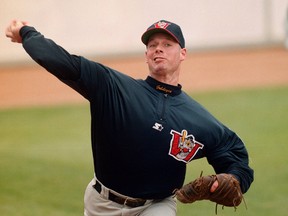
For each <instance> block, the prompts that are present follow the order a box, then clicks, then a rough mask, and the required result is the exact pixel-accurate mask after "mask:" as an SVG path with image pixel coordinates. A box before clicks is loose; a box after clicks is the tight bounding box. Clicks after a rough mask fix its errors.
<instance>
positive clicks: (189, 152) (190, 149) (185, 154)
mask: <svg viewBox="0 0 288 216" xmlns="http://www.w3.org/2000/svg"><path fill="white" fill-rule="evenodd" d="M170 134H171V135H172V139H171V141H170V150H169V155H171V156H172V157H174V158H175V159H176V160H179V161H183V162H185V163H188V162H190V161H191V160H192V159H193V157H194V156H195V155H196V153H197V152H198V151H199V149H203V147H204V145H203V144H202V143H200V142H197V141H196V140H195V138H194V136H193V135H188V136H187V131H186V130H182V133H179V132H177V131H174V130H171V132H170Z"/></svg>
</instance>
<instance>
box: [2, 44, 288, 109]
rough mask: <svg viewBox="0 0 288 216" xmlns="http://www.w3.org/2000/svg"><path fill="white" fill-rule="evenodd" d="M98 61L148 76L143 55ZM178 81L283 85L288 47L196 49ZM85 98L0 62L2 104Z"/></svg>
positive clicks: (31, 70) (186, 85)
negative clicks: (201, 50) (225, 49)
mask: <svg viewBox="0 0 288 216" xmlns="http://www.w3.org/2000/svg"><path fill="white" fill-rule="evenodd" d="M99 61H100V62H101V63H103V64H105V65H107V66H109V67H112V68H114V69H117V70H119V71H122V72H123V73H125V74H128V75H130V76H132V77H134V78H143V79H144V78H145V77H146V76H147V65H146V64H145V60H144V55H143V56H137V57H132V58H128V57H127V58H124V57H123V58H113V59H101V60H99ZM31 62H32V60H31ZM180 83H181V84H182V86H183V89H184V90H187V91H189V92H190V91H191V92H193V91H194V92H195V91H197V92H199V91H208V90H209V91H211V90H229V89H234V88H254V87H259V86H261V87H264V86H277V85H281V86H284V85H285V86H287V85H288V52H287V51H286V50H285V49H284V48H280V47H276V48H266V49H264V48H262V49H245V50H234V51H231V50H230V51H213V52H194V53H191V54H189V55H188V58H187V59H186V60H185V62H184V63H183V66H182V75H181V80H180ZM83 102H85V100H84V99H83V98H82V96H80V95H78V93H76V92H74V90H72V89H70V88H69V87H67V86H65V85H64V84H62V83H61V82H59V81H58V80H57V79H56V78H55V77H53V76H51V75H50V74H49V73H46V72H45V70H44V69H42V68H41V67H40V66H38V65H36V64H32V65H30V66H27V65H26V66H21V67H0V109H3V108H11V107H27V106H42V105H58V104H71V103H83Z"/></svg>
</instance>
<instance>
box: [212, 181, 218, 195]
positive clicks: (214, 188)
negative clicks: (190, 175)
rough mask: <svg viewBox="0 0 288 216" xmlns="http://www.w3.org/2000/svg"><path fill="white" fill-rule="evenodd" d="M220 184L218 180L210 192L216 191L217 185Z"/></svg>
mask: <svg viewBox="0 0 288 216" xmlns="http://www.w3.org/2000/svg"><path fill="white" fill-rule="evenodd" d="M218 186H219V182H218V181H217V180H216V181H215V182H214V183H213V185H212V186H211V188H210V192H211V193H213V192H215V190H216V189H217V187H218Z"/></svg>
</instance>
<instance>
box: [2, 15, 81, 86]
mask: <svg viewBox="0 0 288 216" xmlns="http://www.w3.org/2000/svg"><path fill="white" fill-rule="evenodd" d="M6 36H7V37H8V38H10V39H11V41H12V42H15V43H22V45H23V47H24V49H25V51H26V52H27V53H28V54H29V55H30V56H31V58H32V59H33V60H35V61H36V62H37V63H38V64H40V65H41V66H42V67H44V68H45V69H46V70H47V71H49V72H50V73H52V74H53V75H55V76H56V77H58V78H59V79H61V80H62V81H68V80H71V81H72V80H74V81H76V80H78V79H79V77H80V58H79V56H76V55H71V54H70V53H68V52H67V51H66V50H65V49H63V48H62V47H61V46H59V45H57V44H56V43H55V42H54V41H52V40H50V39H47V38H45V37H44V36H43V35H42V34H41V33H39V32H37V31H36V30H35V28H33V27H30V26H28V23H27V22H24V21H18V20H12V21H11V23H10V25H9V26H8V27H7V28H6Z"/></svg>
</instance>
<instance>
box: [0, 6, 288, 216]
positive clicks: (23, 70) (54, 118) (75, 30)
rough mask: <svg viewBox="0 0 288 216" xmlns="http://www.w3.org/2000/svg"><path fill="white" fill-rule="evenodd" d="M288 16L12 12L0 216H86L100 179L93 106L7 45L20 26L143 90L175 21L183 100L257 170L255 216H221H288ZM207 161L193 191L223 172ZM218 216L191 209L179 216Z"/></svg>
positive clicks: (145, 10) (0, 51)
mask: <svg viewBox="0 0 288 216" xmlns="http://www.w3.org/2000/svg"><path fill="white" fill-rule="evenodd" d="M287 7H288V0H217V1H215V0H178V1H167V0H166V1H164V0H158V1H155V0H137V1H135V0H121V1H116V0H105V1H103V0H101V1H100V0H93V1H92V0H82V1H76V0H61V1H59V0H45V1H44V0H25V1H19V0H1V1H0V35H1V36H0V214H1V215H4V216H6V215H9V216H10V215H19V216H26V215H27V216H31V215H43V216H46V215H47V216H48V215H53V216H58V215H59V216H65V215H67V216H68V215H69V216H71V215H75V216H76V215H82V212H83V195H84V190H85V187H86V185H87V183H88V182H89V181H90V179H91V178H92V176H93V167H92V155H91V148H90V116H89V105H88V102H87V101H85V100H84V99H83V98H82V96H80V95H78V94H77V93H76V92H74V91H73V90H71V89H70V88H69V87H67V86H65V85H64V84H63V83H61V82H59V80H57V79H56V78H55V77H53V76H51V75H50V74H49V73H47V72H46V71H45V69H43V68H41V67H40V66H38V65H37V64H36V63H34V62H33V61H32V60H31V59H30V57H29V56H28V55H27V54H26V53H25V51H24V50H23V48H22V46H21V44H15V43H11V42H10V41H9V39H7V38H6V37H5V28H6V26H8V24H9V23H10V21H11V20H12V19H19V20H23V21H27V22H29V24H30V25H31V26H34V27H35V28H36V29H37V30H38V31H40V32H41V33H42V34H43V35H45V37H47V38H51V39H53V40H54V41H55V42H56V43H58V44H59V45H61V46H62V47H64V48H65V49H66V50H67V51H69V52H70V53H72V54H78V55H82V56H85V57H87V58H89V59H91V60H95V61H99V62H101V63H103V64H105V65H107V66H109V67H112V68H114V69H116V70H119V71H121V72H123V73H125V74H128V75H130V76H132V77H134V78H143V79H144V78H145V77H146V76H147V65H146V63H145V59H144V53H145V46H144V45H143V44H142V42H141V40H140V38H141V35H142V33H143V32H144V31H145V30H146V28H148V27H149V26H150V25H151V24H152V23H154V22H155V21H158V20H160V19H166V20H169V21H172V22H175V23H177V24H179V25H180V26H181V27H182V31H183V33H184V37H185V39H186V47H187V49H188V56H187V58H186V60H185V61H184V62H183V65H182V72H181V73H182V74H181V78H180V83H181V84H182V85H183V89H184V90H185V91H186V92H187V93H188V94H190V95H191V96H192V97H193V98H195V99H196V100H197V101H199V102H200V103H201V104H203V105H204V106H205V107H206V108H207V109H208V110H209V111H210V112H212V114H214V115H215V116H216V117H217V118H218V119H219V120H221V121H222V122H223V123H224V124H226V125H227V126H228V127H230V128H231V129H233V130H234V131H236V132H237V133H238V134H239V135H240V137H241V138H242V139H243V141H244V142H245V143H246V146H247V148H248V151H249V153H250V163H251V166H252V168H253V169H254V170H255V182H254V183H253V184H252V187H251V189H250V190H249V191H248V193H247V194H246V195H245V200H246V203H247V205H248V210H246V209H245V206H244V205H243V204H242V205H241V206H240V207H239V209H238V210H237V211H236V212H234V209H233V208H231V209H228V208H224V210H222V209H221V207H218V209H219V210H220V209H221V210H220V211H219V210H218V215H251V216H252V215H253V216H255V215H259V216H260V215H261V216H270V215H275V216H276V215H277V216H278V215H279V216H282V215H283V216H284V215H287V212H288V206H287V202H288V196H287V194H288V187H287V181H288V170H287V167H286V164H287V154H288V146H287V140H288V133H287V130H288V115H287V111H288V53H287V50H286V49H287V47H288V37H287V32H288V16H287ZM111 138H113V137H111ZM203 160H204V161H203ZM203 160H199V161H198V160H197V161H193V162H192V163H190V164H189V165H188V170H187V176H186V181H191V180H192V179H193V178H196V177H198V176H199V174H200V172H201V171H204V173H205V174H210V173H212V172H213V170H212V169H211V167H210V166H208V165H207V162H206V161H205V159H203ZM115 165H116V163H115ZM214 209H215V205H214V204H213V203H210V202H198V203H195V204H193V205H182V204H180V205H179V209H178V215H179V216H186V215H187V216H188V215H215V212H214Z"/></svg>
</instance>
